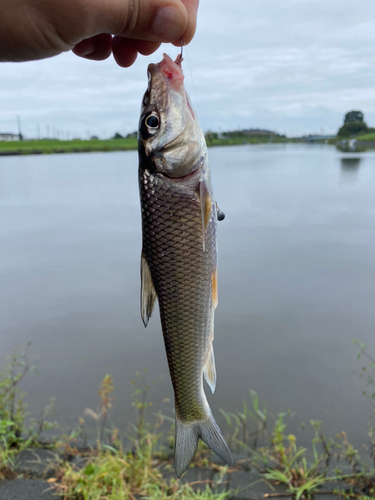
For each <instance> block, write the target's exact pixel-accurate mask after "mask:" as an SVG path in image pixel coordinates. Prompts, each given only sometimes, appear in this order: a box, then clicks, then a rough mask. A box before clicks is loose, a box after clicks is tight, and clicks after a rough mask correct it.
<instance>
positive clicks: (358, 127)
mask: <svg viewBox="0 0 375 500" xmlns="http://www.w3.org/2000/svg"><path fill="white" fill-rule="evenodd" d="M363 118H364V115H363V113H362V111H349V112H348V113H346V115H345V118H344V125H343V126H342V127H341V128H340V129H339V131H338V132H337V136H338V137H350V136H352V135H359V134H365V133H366V132H368V127H367V125H366V123H365V122H364V121H363Z"/></svg>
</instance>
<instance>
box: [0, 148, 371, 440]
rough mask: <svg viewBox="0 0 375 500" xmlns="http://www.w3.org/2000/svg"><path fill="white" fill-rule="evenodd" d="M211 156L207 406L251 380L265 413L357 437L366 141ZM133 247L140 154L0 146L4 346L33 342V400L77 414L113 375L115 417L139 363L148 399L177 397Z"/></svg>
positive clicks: (65, 419) (365, 275)
mask: <svg viewBox="0 0 375 500" xmlns="http://www.w3.org/2000/svg"><path fill="white" fill-rule="evenodd" d="M209 155H210V160H211V168H212V176H213V182H214V189H215V194H216V198H217V201H218V204H219V206H220V208H221V209H222V210H223V211H224V212H225V213H226V219H225V221H224V222H221V223H219V307H218V309H217V314H216V318H215V342H214V346H215V357H216V365H217V371H218V383H217V390H216V393H215V395H214V396H209V399H210V402H211V405H212V409H213V411H214V413H215V414H216V415H217V416H218V417H219V415H218V409H219V408H225V409H229V410H236V409H239V407H240V405H241V403H242V400H243V398H244V397H246V393H247V391H248V389H254V390H256V391H257V392H258V394H259V396H260V398H261V399H262V400H264V401H266V403H267V405H268V407H269V410H270V411H271V412H272V413H274V414H275V413H277V412H279V411H285V410H287V409H288V408H290V409H292V410H295V411H296V415H295V417H294V419H293V421H292V427H293V426H294V428H291V430H294V431H295V432H296V431H297V428H298V423H300V422H303V421H304V422H308V421H309V420H310V419H311V418H313V419H320V420H322V421H323V424H324V427H323V428H324V430H325V431H326V432H327V434H329V435H332V436H333V435H335V434H336V433H338V432H340V431H342V430H346V431H347V432H348V434H349V438H350V439H351V440H352V441H353V442H354V443H355V444H357V445H359V444H361V443H363V442H365V441H366V435H367V426H366V424H367V422H368V421H369V416H370V413H371V409H370V407H369V406H368V405H367V403H366V401H365V400H364V398H363V396H362V395H361V390H362V388H361V383H360V381H359V380H358V378H357V377H356V376H355V375H353V370H355V369H358V368H359V366H360V365H359V364H358V363H357V362H356V359H355V358H356V350H355V348H354V347H353V346H352V345H351V341H352V340H353V339H354V338H359V339H361V340H363V342H365V343H366V344H368V345H369V347H370V348H372V349H373V353H374V352H375V342H374V326H375V307H374V296H375V154H374V153H372V152H366V153H346V154H345V153H341V152H339V151H336V150H335V149H334V148H333V147H330V146H317V145H270V146H268V145H266V146H240V147H227V148H213V149H210V150H209ZM140 251H141V231H140V209H139V200H138V185H137V154H136V152H116V153H97V154H70V155H68V154H66V155H48V156H27V157H0V348H1V353H0V354H1V358H2V359H3V358H4V357H5V356H6V355H7V354H8V353H9V352H10V351H11V350H12V349H13V347H15V346H16V345H18V344H25V343H26V342H29V341H31V342H32V351H31V352H32V356H34V357H36V356H38V357H39V359H38V360H37V366H38V369H39V372H40V375H38V376H37V375H30V376H29V377H28V379H27V380H25V382H24V385H23V388H24V389H25V390H27V392H28V401H29V410H30V412H31V413H32V414H34V415H37V414H38V413H39V411H40V410H41V408H42V407H43V406H44V405H45V404H46V403H47V402H48V400H49V398H50V397H53V396H54V397H56V398H57V399H56V408H57V416H56V419H57V420H58V421H59V422H60V424H62V425H64V426H72V425H74V424H75V423H76V422H77V419H78V417H79V416H80V415H82V413H83V410H84V408H85V407H89V408H94V409H96V408H97V399H98V397H97V387H98V384H99V382H100V380H101V379H102V377H103V376H104V375H105V374H106V373H110V374H112V375H113V377H114V381H115V385H116V390H115V394H114V396H115V401H114V410H113V420H114V421H115V423H116V425H117V426H120V427H123V428H124V427H125V426H126V422H127V421H128V420H129V419H131V418H132V416H133V409H132V407H131V403H130V400H131V393H132V390H133V387H132V386H131V383H130V382H131V380H132V379H133V378H134V373H135V371H136V370H139V371H142V370H143V369H144V368H147V370H148V378H149V380H150V381H156V380H158V378H159V375H161V376H162V379H161V380H160V381H158V383H157V384H155V385H153V386H152V388H151V391H150V398H151V399H152V400H153V401H154V407H158V403H159V401H161V400H162V399H163V398H166V397H169V398H171V397H172V389H171V384H170V381H169V376H168V370H167V362H166V357H165V353H164V346H163V341H162V334H161V328H160V324H159V317H158V313H157V312H155V314H154V316H153V317H152V319H151V321H150V323H149V326H148V327H147V329H145V328H144V327H143V324H142V321H141V319H140V314H139V288H140V279H139V256H140ZM207 392H208V388H207ZM218 420H219V421H220V422H221V420H220V417H219V418H218ZM300 437H301V439H302V440H304V439H305V438H304V435H303V434H302V435H301V436H300Z"/></svg>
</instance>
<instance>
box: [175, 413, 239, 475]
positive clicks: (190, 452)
mask: <svg viewBox="0 0 375 500" xmlns="http://www.w3.org/2000/svg"><path fill="white" fill-rule="evenodd" d="M199 438H201V439H202V441H204V442H205V443H206V445H207V446H208V447H209V448H211V450H212V451H214V452H215V453H216V455H218V456H219V457H220V458H221V459H222V460H223V461H224V462H225V463H227V464H228V465H232V463H233V460H232V455H231V453H230V451H229V448H228V445H227V443H226V442H225V439H224V438H223V435H222V434H221V431H220V429H219V426H218V425H217V423H216V422H215V419H214V417H213V416H212V414H211V412H210V414H209V415H208V417H207V420H196V421H194V422H192V423H190V424H186V423H184V422H181V420H179V419H178V417H177V416H176V445H175V455H174V467H175V470H176V474H177V476H178V477H181V475H182V474H183V473H184V472H185V470H186V469H187V468H188V467H189V464H190V462H191V461H192V459H193V456H194V453H195V450H196V449H197V445H198V439H199Z"/></svg>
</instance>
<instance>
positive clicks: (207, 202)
mask: <svg viewBox="0 0 375 500" xmlns="http://www.w3.org/2000/svg"><path fill="white" fill-rule="evenodd" d="M199 198H200V203H201V214H202V233H203V252H205V251H206V228H207V226H208V221H209V220H210V214H211V207H212V200H211V196H210V193H209V192H208V189H207V186H206V183H205V181H201V182H200V183H199Z"/></svg>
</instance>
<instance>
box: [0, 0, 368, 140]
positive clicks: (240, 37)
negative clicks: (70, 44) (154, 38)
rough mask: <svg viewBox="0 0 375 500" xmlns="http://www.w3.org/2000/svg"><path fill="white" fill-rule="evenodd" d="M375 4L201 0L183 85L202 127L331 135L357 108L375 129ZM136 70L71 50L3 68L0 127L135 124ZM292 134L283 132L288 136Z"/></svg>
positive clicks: (141, 80) (140, 87) (127, 127)
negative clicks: (18, 122) (84, 57)
mask: <svg viewBox="0 0 375 500" xmlns="http://www.w3.org/2000/svg"><path fill="white" fill-rule="evenodd" d="M374 46H375V5H373V4H372V3H370V2H369V1H368V0H358V1H357V2H356V4H355V8H353V4H352V3H351V2H348V1H345V0H343V1H337V0H331V1H330V2H329V3H324V2H321V0H285V1H284V2H279V1H276V0H268V1H266V2H265V1H264V0H252V1H251V2H249V1H248V0H237V1H236V2H235V3H233V2H227V1H224V0H206V1H205V2H202V3H201V6H200V11H199V22H198V30H197V34H196V37H195V39H194V40H193V42H192V44H191V45H190V46H189V47H188V48H187V50H186V51H185V74H186V85H187V88H188V90H189V93H190V94H191V97H192V101H193V103H194V104H195V106H196V107H197V110H198V114H199V117H200V120H201V123H202V127H203V128H204V129H205V130H207V129H221V130H225V129H233V128H237V127H238V126H240V127H249V126H253V127H257V126H260V127H266V128H270V129H272V128H277V129H278V130H280V131H283V130H284V131H290V130H293V133H294V134H301V133H306V132H309V131H311V132H313V131H316V132H318V131H319V130H320V129H321V128H323V129H324V130H325V131H326V132H335V131H336V130H337V128H338V127H339V126H340V124H341V122H342V117H343V115H344V113H345V112H346V111H348V110H350V109H356V108H359V109H361V110H362V111H363V112H364V113H365V118H366V119H367V121H368V123H369V124H370V125H371V124H372V125H375V99H374V97H375V95H374V94H375V92H374V85H373V82H374V81H375V64H374V56H373V47H374ZM163 51H166V52H168V53H169V54H171V55H172V56H175V55H176V54H177V51H178V49H176V48H175V47H172V46H163V47H162V49H161V50H159V51H158V53H157V54H155V55H153V56H150V57H139V59H138V60H137V62H136V63H135V65H134V66H133V67H132V68H129V69H122V68H119V67H118V66H117V65H116V64H115V63H114V61H113V59H112V58H111V59H109V60H107V61H104V62H100V63H98V62H92V61H85V60H82V59H79V58H77V57H75V56H74V55H73V54H71V53H68V54H62V55H60V56H58V57H56V58H53V59H48V60H44V61H36V62H30V63H21V64H9V63H2V64H0V73H1V80H0V81H1V83H0V109H1V112H0V130H3V131H16V127H17V126H16V115H17V114H19V115H20V116H21V120H22V126H23V130H24V132H25V133H26V135H30V136H35V135H36V134H37V130H38V126H39V130H41V131H42V133H43V134H45V133H47V130H48V129H47V126H49V127H50V130H51V128H52V127H54V128H58V129H60V130H65V131H70V133H71V135H80V136H86V135H87V134H88V133H90V134H94V133H95V134H99V135H102V136H103V135H107V136H108V135H112V134H113V133H114V132H115V131H120V132H123V133H124V132H131V131H133V130H135V129H136V128H137V124H138V118H139V109H140V102H141V98H142V95H143V92H144V90H145V87H146V84H147V79H146V68H147V65H148V63H149V62H155V61H157V60H160V58H161V54H162V52H163ZM288 133H289V132H288Z"/></svg>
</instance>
